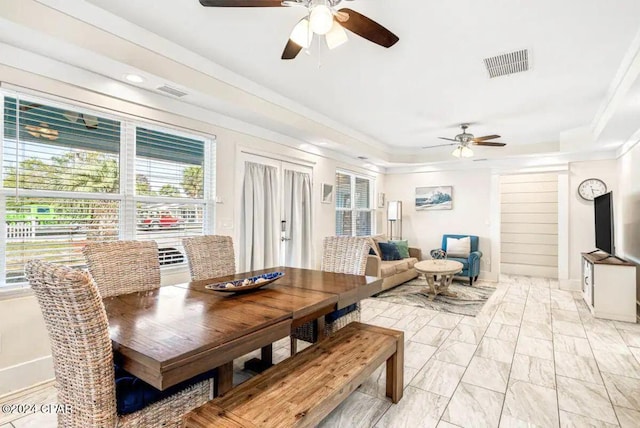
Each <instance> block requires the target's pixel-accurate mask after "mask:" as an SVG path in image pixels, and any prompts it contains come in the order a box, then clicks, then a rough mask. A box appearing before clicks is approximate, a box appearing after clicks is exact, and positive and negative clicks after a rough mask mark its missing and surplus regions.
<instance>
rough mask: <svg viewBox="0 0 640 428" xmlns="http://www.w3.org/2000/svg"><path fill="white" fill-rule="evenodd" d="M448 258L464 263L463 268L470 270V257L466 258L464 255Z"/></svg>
mask: <svg viewBox="0 0 640 428" xmlns="http://www.w3.org/2000/svg"><path fill="white" fill-rule="evenodd" d="M447 260H454V261H456V262H460V263H462V266H463V268H462V270H468V269H469V259H464V258H462V257H447Z"/></svg>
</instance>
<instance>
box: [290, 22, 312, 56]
mask: <svg viewBox="0 0 640 428" xmlns="http://www.w3.org/2000/svg"><path fill="white" fill-rule="evenodd" d="M312 39H313V34H312V33H311V30H310V28H309V20H308V19H307V18H304V19H302V20H301V21H300V22H298V23H297V24H296V26H295V27H293V31H292V32H291V37H290V40H291V41H292V42H293V43H295V44H296V45H298V46H300V47H303V48H305V49H307V48H308V47H309V46H311V40H312Z"/></svg>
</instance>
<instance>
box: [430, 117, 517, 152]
mask: <svg viewBox="0 0 640 428" xmlns="http://www.w3.org/2000/svg"><path fill="white" fill-rule="evenodd" d="M460 128H462V134H458V135H456V136H455V137H453V138H448V137H438V138H440V139H441V140H447V141H454V142H453V143H449V144H438V145H436V146H426V147H423V149H432V148H434V147H445V146H457V147H456V148H455V149H454V150H453V152H452V153H451V154H452V155H453V156H455V157H457V158H460V157H462V158H470V157H471V156H473V150H471V148H470V147H469V146H470V145H476V146H489V147H504V146H506V145H507V143H499V142H497V141H488V140H495V139H496V138H500V136H499V135H495V134H494V135H485V136H483V137H476V136H474V135H473V134H470V133H468V132H467V129H468V128H469V124H468V123H463V124H462V125H460Z"/></svg>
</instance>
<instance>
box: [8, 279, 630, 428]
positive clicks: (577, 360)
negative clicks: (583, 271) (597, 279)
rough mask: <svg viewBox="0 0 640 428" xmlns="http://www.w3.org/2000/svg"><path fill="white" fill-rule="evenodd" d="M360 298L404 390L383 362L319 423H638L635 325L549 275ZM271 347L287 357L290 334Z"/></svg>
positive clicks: (39, 423) (22, 423) (32, 419)
mask: <svg viewBox="0 0 640 428" xmlns="http://www.w3.org/2000/svg"><path fill="white" fill-rule="evenodd" d="M362 306H363V312H362V318H363V322H368V323H372V324H377V325H381V326H388V327H393V328H398V329H401V330H404V332H405V342H406V348H405V372H404V374H405V390H404V398H403V399H402V400H401V402H400V403H399V404H397V405H392V404H391V403H390V402H389V401H388V400H387V399H386V398H385V396H384V378H385V373H384V370H382V367H381V368H380V369H379V370H378V371H377V372H376V373H374V375H373V376H372V377H371V378H370V379H369V380H368V381H367V382H366V383H365V384H363V385H362V386H361V387H360V388H359V389H358V390H357V391H356V392H354V393H353V394H352V395H351V396H350V397H349V398H348V399H347V400H346V401H345V402H344V403H343V404H342V405H340V407H338V408H337V409H336V410H335V411H334V412H333V413H332V414H331V415H329V417H327V418H326V419H325V420H324V421H323V423H322V424H321V426H322V427H324V428H326V427H379V428H382V427H421V428H427V427H438V428H446V427H500V428H505V427H509V428H510V427H520V426H523V427H524V426H539V427H558V426H561V427H622V428H626V427H640V324H631V323H622V322H613V321H604V320H599V319H595V318H593V317H592V316H591V314H590V313H589V312H588V310H587V307H586V306H585V304H584V303H583V302H582V300H581V297H580V294H579V293H573V292H568V291H562V290H559V289H558V285H557V282H556V281H553V280H548V279H541V278H529V277H515V276H504V277H502V278H501V280H500V282H499V283H498V284H497V289H496V292H495V293H494V294H493V295H492V296H491V298H490V299H489V300H488V301H487V303H486V305H485V306H484V308H483V309H482V311H481V312H480V314H478V316H477V317H475V318H474V317H465V316H460V315H454V314H447V313H441V312H434V311H430V310H426V309H421V308H415V307H410V306H403V305H396V304H391V303H388V302H383V301H380V300H376V299H368V300H366V301H364V302H363V304H362ZM300 345H301V346H300V348H303V347H304V345H303V344H302V342H300ZM274 349H275V351H274V360H275V361H276V362H278V361H281V360H283V359H285V358H286V357H287V356H288V355H289V344H288V339H285V340H281V341H279V342H277V343H276V344H275V346H274ZM254 355H257V353H252V354H249V355H247V356H245V357H243V358H242V359H239V360H238V361H236V363H235V366H236V369H237V370H236V375H235V378H234V382H236V383H239V382H242V381H243V380H245V379H247V378H248V377H249V376H250V375H249V374H248V373H246V372H243V371H242V370H241V367H242V364H243V362H244V360H246V359H248V358H251V357H252V356H254ZM40 394H41V395H42V394H44V396H46V397H48V399H49V400H55V391H53V392H52V391H48V392H47V391H44V392H41V393H40ZM34 399H36V398H35V397H34ZM2 416H6V415H0V421H3V419H2ZM5 421H6V419H5ZM0 423H2V422H0ZM48 426H55V420H53V419H52V418H51V417H49V415H42V414H35V415H31V416H26V417H22V418H20V419H16V420H13V421H10V422H9V423H6V424H5V425H0V428H9V427H14V428H23V427H38V428H44V427H48Z"/></svg>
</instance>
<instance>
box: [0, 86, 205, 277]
mask: <svg viewBox="0 0 640 428" xmlns="http://www.w3.org/2000/svg"><path fill="white" fill-rule="evenodd" d="M0 100H1V105H2V108H3V114H2V121H1V123H0V130H1V135H2V145H1V150H0V164H1V165H2V181H1V183H0V184H1V185H0V220H1V223H0V233H1V234H2V235H3V239H2V241H1V244H0V286H3V285H16V284H24V283H25V278H24V271H23V269H24V264H25V263H26V262H27V261H28V260H30V259H33V258H39V259H44V260H48V261H51V262H55V263H64V264H67V265H71V266H82V265H84V258H83V256H82V247H83V246H84V245H85V244H86V243H87V242H90V241H93V242H95V241H108V240H116V239H154V240H156V241H158V246H159V248H160V253H161V254H160V260H161V263H162V264H172V263H175V262H180V263H182V262H184V257H183V255H182V251H183V250H182V248H181V246H180V240H181V238H182V237H183V236H189V235H194V234H198V235H199V234H203V233H205V224H207V221H206V220H208V224H211V223H212V221H211V219H212V218H213V215H212V213H211V212H209V211H208V207H209V206H213V205H210V202H211V201H210V199H211V198H212V197H213V194H214V189H213V186H214V181H213V177H214V174H213V168H214V166H215V146H214V143H213V141H211V140H209V139H206V138H203V137H195V136H191V135H182V134H181V133H178V132H175V131H171V130H155V129H150V128H149V127H146V126H144V125H139V124H136V123H133V122H131V121H129V120H128V119H127V118H120V119H118V118H117V117H113V116H109V115H107V114H100V113H90V112H87V111H81V110H80V109H76V108H74V107H70V106H59V105H56V106H53V105H48V104H47V102H46V101H44V102H43V101H42V100H39V101H32V100H27V99H21V98H20V97H19V96H17V95H14V94H11V95H5V96H3V94H2V93H0Z"/></svg>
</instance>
